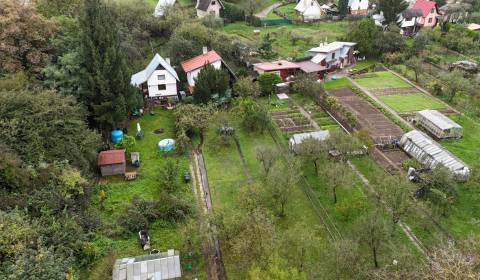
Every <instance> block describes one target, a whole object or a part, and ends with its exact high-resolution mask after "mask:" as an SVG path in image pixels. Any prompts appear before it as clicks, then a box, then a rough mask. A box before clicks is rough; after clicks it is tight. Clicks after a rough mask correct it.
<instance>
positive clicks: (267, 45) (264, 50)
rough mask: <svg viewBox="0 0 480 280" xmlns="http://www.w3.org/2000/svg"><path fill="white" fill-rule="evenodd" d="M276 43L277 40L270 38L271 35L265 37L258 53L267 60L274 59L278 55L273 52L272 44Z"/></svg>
mask: <svg viewBox="0 0 480 280" xmlns="http://www.w3.org/2000/svg"><path fill="white" fill-rule="evenodd" d="M274 42H275V39H272V38H270V33H267V34H265V35H263V37H262V43H261V44H260V48H258V52H259V53H260V55H261V56H262V57H263V58H265V59H271V58H274V57H275V56H276V55H277V54H276V53H275V52H274V51H273V48H272V44H273V43H274Z"/></svg>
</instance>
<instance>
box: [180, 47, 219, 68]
mask: <svg viewBox="0 0 480 280" xmlns="http://www.w3.org/2000/svg"><path fill="white" fill-rule="evenodd" d="M219 60H222V58H221V57H220V55H219V54H218V53H217V52H216V51H214V50H211V51H209V52H207V53H205V54H201V55H199V56H196V57H194V58H191V59H189V60H187V61H184V62H182V68H183V71H185V73H187V72H190V71H193V70H195V69H198V68H201V67H203V66H205V64H210V63H214V62H217V61H219Z"/></svg>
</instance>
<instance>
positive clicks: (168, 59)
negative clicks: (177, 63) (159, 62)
mask: <svg viewBox="0 0 480 280" xmlns="http://www.w3.org/2000/svg"><path fill="white" fill-rule="evenodd" d="M165 61H166V62H167V64H168V65H171V64H170V58H168V57H167V58H165Z"/></svg>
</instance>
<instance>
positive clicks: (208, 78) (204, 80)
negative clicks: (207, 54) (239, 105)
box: [193, 65, 229, 104]
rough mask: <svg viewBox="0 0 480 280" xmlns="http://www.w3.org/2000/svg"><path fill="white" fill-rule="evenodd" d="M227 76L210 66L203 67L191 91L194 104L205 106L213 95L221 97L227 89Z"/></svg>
mask: <svg viewBox="0 0 480 280" xmlns="http://www.w3.org/2000/svg"><path fill="white" fill-rule="evenodd" d="M228 80H229V77H228V74H227V73H226V72H225V71H224V70H221V69H219V70H217V69H215V68H214V67H213V66H212V65H205V67H203V69H202V70H201V71H200V73H199V74H198V77H197V79H196V82H195V88H194V90H193V99H194V100H195V103H203V104H206V103H208V101H210V100H211V99H212V97H213V96H214V95H217V96H218V97H222V96H224V95H225V92H226V91H227V89H228Z"/></svg>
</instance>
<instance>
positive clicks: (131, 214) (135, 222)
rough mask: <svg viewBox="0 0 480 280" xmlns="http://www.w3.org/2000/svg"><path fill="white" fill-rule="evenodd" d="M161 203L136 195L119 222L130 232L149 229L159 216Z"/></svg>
mask: <svg viewBox="0 0 480 280" xmlns="http://www.w3.org/2000/svg"><path fill="white" fill-rule="evenodd" d="M159 213H160V211H159V203H158V202H155V201H153V200H145V199H143V198H139V197H137V196H136V197H134V198H133V199H132V203H131V204H130V205H129V206H128V208H127V210H126V211H125V213H124V214H123V215H121V216H120V218H119V219H118V222H119V224H120V225H121V226H122V227H124V228H125V229H126V230H128V231H130V232H137V231H140V230H142V229H148V227H149V225H150V223H151V222H153V221H155V219H157V218H158V217H159Z"/></svg>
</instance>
